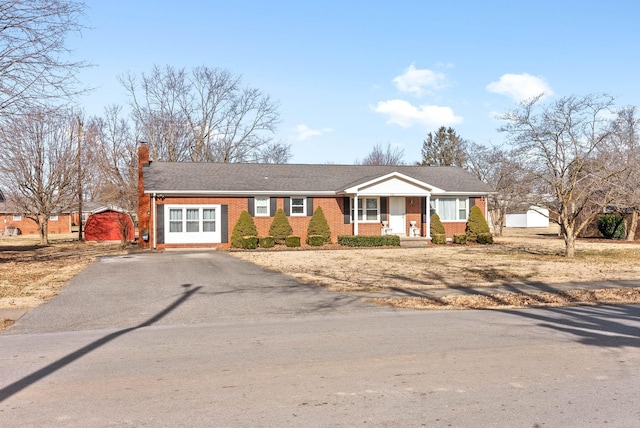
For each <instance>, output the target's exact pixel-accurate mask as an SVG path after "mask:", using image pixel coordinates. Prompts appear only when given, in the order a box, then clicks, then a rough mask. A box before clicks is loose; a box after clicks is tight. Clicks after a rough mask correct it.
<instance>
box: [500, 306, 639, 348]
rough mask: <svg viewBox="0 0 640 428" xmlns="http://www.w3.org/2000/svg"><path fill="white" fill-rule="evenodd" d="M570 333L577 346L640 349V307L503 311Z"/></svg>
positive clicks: (586, 307) (542, 325)
mask: <svg viewBox="0 0 640 428" xmlns="http://www.w3.org/2000/svg"><path fill="white" fill-rule="evenodd" d="M500 312H505V313H509V314H512V315H516V316H519V317H525V318H529V319H532V320H535V321H538V323H537V325H538V326H540V327H544V328H549V329H552V330H556V331H559V332H563V333H566V334H569V335H571V336H573V337H574V338H576V339H577V341H578V343H582V344H584V345H589V346H601V347H607V348H620V347H635V348H638V347H640V306H638V305H622V306H579V307H570V308H550V309H540V310H529V309H525V310H500Z"/></svg>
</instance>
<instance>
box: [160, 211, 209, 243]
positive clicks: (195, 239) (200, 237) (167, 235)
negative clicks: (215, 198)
mask: <svg viewBox="0 0 640 428" xmlns="http://www.w3.org/2000/svg"><path fill="white" fill-rule="evenodd" d="M175 209H179V210H182V220H181V221H182V232H170V222H171V218H170V215H169V213H170V211H171V210H175ZM188 209H198V211H199V212H198V224H199V225H198V232H187V210H188ZM205 209H213V210H215V216H214V219H213V221H214V223H215V230H214V231H210V232H204V231H203V222H204V215H203V210H205ZM221 211H222V210H221V205H164V242H165V244H208V243H214V244H215V243H220V242H221V241H222V233H221V227H222V223H221ZM207 221H210V220H207Z"/></svg>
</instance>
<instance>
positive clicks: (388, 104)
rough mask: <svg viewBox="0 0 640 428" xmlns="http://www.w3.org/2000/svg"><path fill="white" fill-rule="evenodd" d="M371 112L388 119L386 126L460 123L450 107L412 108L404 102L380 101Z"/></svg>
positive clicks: (427, 125) (404, 126) (459, 119)
mask: <svg viewBox="0 0 640 428" xmlns="http://www.w3.org/2000/svg"><path fill="white" fill-rule="evenodd" d="M372 109H373V111H375V112H377V113H382V114H384V115H386V116H387V117H388V119H387V124H392V125H398V126H401V127H403V128H408V127H411V126H414V125H419V126H425V127H434V126H447V125H453V124H456V123H462V117H461V116H456V115H455V114H454V112H453V110H452V109H451V108H450V107H441V106H434V105H421V106H414V105H413V104H411V103H409V102H407V101H405V100H389V101H380V102H379V103H378V105H377V106H375V107H372Z"/></svg>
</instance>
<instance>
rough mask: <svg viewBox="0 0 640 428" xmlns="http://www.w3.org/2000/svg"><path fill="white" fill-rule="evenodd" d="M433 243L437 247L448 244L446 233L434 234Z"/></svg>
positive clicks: (432, 236)
mask: <svg viewBox="0 0 640 428" xmlns="http://www.w3.org/2000/svg"><path fill="white" fill-rule="evenodd" d="M431 243H433V244H436V245H442V244H446V243H447V235H445V234H444V233H434V234H433V235H431Z"/></svg>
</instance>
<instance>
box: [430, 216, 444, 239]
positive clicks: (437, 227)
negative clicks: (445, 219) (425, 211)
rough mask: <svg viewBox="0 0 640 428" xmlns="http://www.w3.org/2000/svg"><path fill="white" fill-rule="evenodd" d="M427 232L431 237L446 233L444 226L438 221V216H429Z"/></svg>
mask: <svg viewBox="0 0 640 428" xmlns="http://www.w3.org/2000/svg"><path fill="white" fill-rule="evenodd" d="M429 231H430V232H431V236H433V235H438V234H442V235H444V234H445V233H447V232H445V230H444V226H443V225H442V222H441V221H440V216H439V215H438V214H436V213H433V214H431V227H430V229H429Z"/></svg>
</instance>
